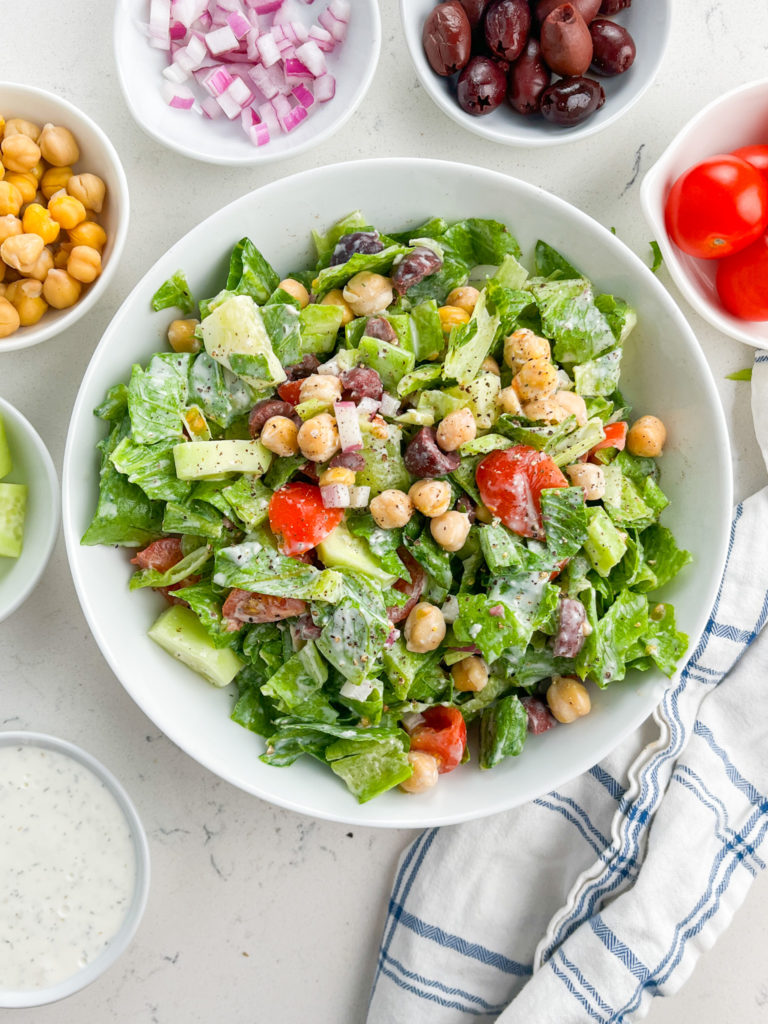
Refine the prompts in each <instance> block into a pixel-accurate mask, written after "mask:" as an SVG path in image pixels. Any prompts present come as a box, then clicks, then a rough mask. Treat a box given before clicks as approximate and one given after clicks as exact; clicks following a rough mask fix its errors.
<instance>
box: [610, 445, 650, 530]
mask: <svg viewBox="0 0 768 1024" xmlns="http://www.w3.org/2000/svg"><path fill="white" fill-rule="evenodd" d="M603 474H604V476H605V494H604V496H603V506H604V507H605V511H606V512H607V513H608V515H609V516H610V517H611V519H612V520H613V522H614V523H615V524H616V525H617V526H621V527H630V526H632V527H634V528H635V529H637V530H642V529H643V528H644V527H646V526H650V525H651V524H652V523H654V522H655V521H656V519H657V518H658V515H657V513H656V512H655V511H654V510H653V509H652V508H650V506H648V505H646V503H645V502H644V501H643V499H642V497H641V495H640V491H639V490H638V489H637V486H636V485H635V484H634V483H633V482H632V481H631V480H630V479H629V478H628V477H626V476H624V474H623V473H622V472H621V469H620V468H619V467H618V466H617V465H616V462H615V461H614V462H612V463H610V465H608V466H604V467H603ZM651 483H652V485H653V481H651ZM654 486H655V485H654ZM660 493H661V492H660Z"/></svg>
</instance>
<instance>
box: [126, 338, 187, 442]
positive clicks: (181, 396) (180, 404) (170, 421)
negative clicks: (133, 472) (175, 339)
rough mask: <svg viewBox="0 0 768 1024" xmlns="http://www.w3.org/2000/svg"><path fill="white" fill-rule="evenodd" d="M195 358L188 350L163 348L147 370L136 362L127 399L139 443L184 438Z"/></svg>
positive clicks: (132, 430) (133, 430)
mask: <svg viewBox="0 0 768 1024" xmlns="http://www.w3.org/2000/svg"><path fill="white" fill-rule="evenodd" d="M192 358H193V357H192V356H191V355H189V354H188V353H185V352H182V353H176V352H163V353H160V354H159V355H156V356H153V357H152V359H151V360H150V363H149V365H148V366H147V368H146V370H142V368H141V367H140V366H139V365H138V364H136V365H134V367H133V369H132V370H131V380H130V383H129V385H128V395H127V402H128V413H129V415H130V417H131V432H132V434H133V440H134V441H135V442H136V443H137V444H155V443H156V442H157V441H165V440H171V439H172V440H175V441H180V440H181V439H182V438H183V436H184V432H183V429H182V413H183V411H184V408H185V406H186V404H187V399H188V397H189V384H188V380H189V369H190V365H191V362H192Z"/></svg>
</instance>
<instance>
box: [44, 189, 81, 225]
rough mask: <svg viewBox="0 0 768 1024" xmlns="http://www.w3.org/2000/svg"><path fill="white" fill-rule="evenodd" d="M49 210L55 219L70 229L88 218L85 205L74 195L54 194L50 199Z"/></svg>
mask: <svg viewBox="0 0 768 1024" xmlns="http://www.w3.org/2000/svg"><path fill="white" fill-rule="evenodd" d="M48 212H49V213H50V215H51V216H52V217H53V219H54V220H55V221H56V222H57V223H59V224H61V226H62V227H63V228H66V230H67V231H69V230H70V229H71V228H75V227H77V225H78V224H82V222H83V221H84V220H85V218H86V213H85V207H84V206H83V204H82V203H81V202H80V200H79V199H75V197H74V196H68V195H67V194H66V193H64V195H61V196H60V195H54V196H52V197H51V198H50V199H49V200H48Z"/></svg>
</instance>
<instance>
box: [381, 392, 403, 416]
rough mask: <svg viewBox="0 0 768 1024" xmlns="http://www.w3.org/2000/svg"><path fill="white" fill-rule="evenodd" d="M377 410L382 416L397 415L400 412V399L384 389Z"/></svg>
mask: <svg viewBox="0 0 768 1024" xmlns="http://www.w3.org/2000/svg"><path fill="white" fill-rule="evenodd" d="M379 412H380V413H381V415H382V416H397V414H398V413H399V412H400V399H399V398H395V396H394V395H389V394H387V392H386V391H385V392H384V394H383V395H382V396H381V402H380V404H379Z"/></svg>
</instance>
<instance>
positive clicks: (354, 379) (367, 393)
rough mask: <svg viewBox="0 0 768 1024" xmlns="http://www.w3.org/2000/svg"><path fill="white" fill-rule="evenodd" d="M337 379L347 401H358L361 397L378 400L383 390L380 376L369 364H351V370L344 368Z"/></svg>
mask: <svg viewBox="0 0 768 1024" xmlns="http://www.w3.org/2000/svg"><path fill="white" fill-rule="evenodd" d="M339 380H340V381H341V386H342V387H343V389H344V398H345V400H346V401H347V402H359V401H360V399H361V398H373V399H374V400H375V401H376V402H378V400H379V399H380V398H381V396H382V393H383V391H384V385H383V384H382V383H381V377H380V376H379V375H378V373H377V371H376V370H372V369H371V368H370V367H369V366H353V367H352V369H351V370H345V371H344V373H342V374H341V376H340V377H339Z"/></svg>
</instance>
